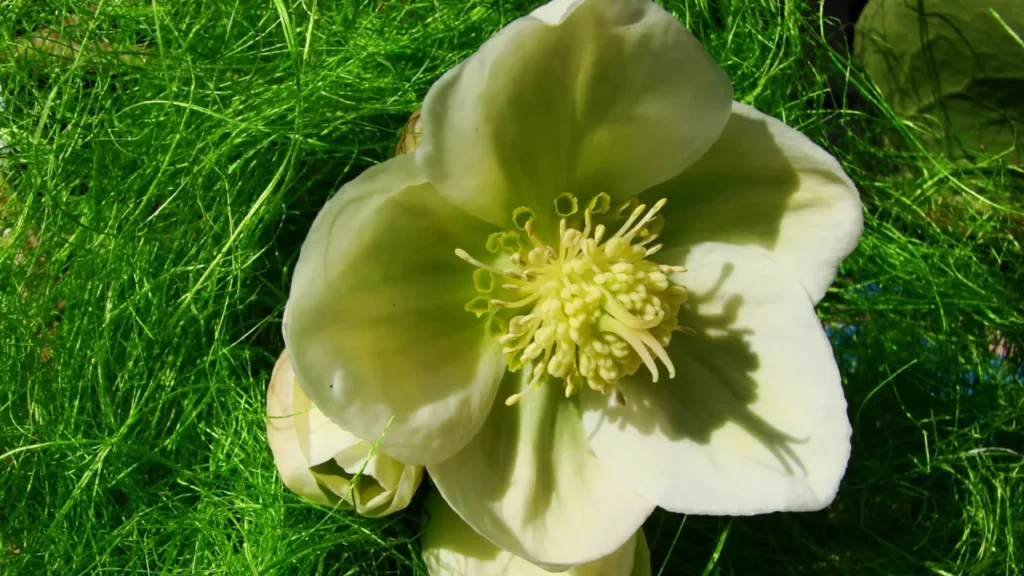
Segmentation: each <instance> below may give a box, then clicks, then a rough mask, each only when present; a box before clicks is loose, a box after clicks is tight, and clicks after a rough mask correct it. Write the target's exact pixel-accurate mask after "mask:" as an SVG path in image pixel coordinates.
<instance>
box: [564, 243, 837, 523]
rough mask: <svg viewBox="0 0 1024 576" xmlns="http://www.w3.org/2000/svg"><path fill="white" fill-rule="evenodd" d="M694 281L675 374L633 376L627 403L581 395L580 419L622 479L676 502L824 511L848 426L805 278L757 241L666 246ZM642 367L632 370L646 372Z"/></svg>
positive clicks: (679, 507) (700, 509) (672, 350)
mask: <svg viewBox="0 0 1024 576" xmlns="http://www.w3.org/2000/svg"><path fill="white" fill-rule="evenodd" d="M672 258H675V261H676V262H680V263H685V265H686V267H687V268H688V271H687V272H685V273H682V274H678V275H676V276H675V277H674V280H675V281H678V282H681V283H683V284H685V285H686V286H687V287H688V288H689V289H690V290H691V297H690V301H689V302H688V303H687V304H686V305H685V306H684V308H683V310H681V311H680V324H681V325H684V326H690V327H692V328H693V329H694V330H695V331H696V335H693V336H687V335H685V334H678V335H676V336H675V337H674V338H673V340H672V342H671V344H670V346H669V354H670V356H671V358H672V361H673V362H674V363H675V367H676V372H677V373H676V377H675V379H673V380H662V381H660V382H658V383H652V382H651V381H650V379H649V378H646V379H645V378H641V377H634V378H632V379H630V380H628V381H626V382H624V383H623V384H622V386H621V391H622V394H623V397H624V398H625V404H624V406H619V405H617V404H616V403H614V402H608V399H607V398H605V397H604V396H602V395H600V394H598V393H590V392H589V391H584V392H583V394H582V399H581V407H582V408H583V423H584V427H585V428H586V430H587V434H588V436H589V437H590V440H591V446H592V447H593V449H594V451H595V452H596V453H597V455H598V457H599V458H600V459H601V462H602V463H604V464H605V465H606V466H607V468H608V469H609V471H610V472H611V473H612V474H614V475H615V476H616V477H617V478H618V479H619V481H620V482H623V483H628V485H629V486H630V487H631V488H633V489H635V490H637V491H638V492H639V493H640V494H641V495H643V496H644V497H646V498H648V499H650V500H651V501H653V502H656V503H657V504H658V505H659V506H662V507H663V508H666V509H668V510H671V511H673V512H683V513H688V514H730V515H746V514H758V513H765V512H773V511H781V510H792V511H799V510H818V509H821V508H823V507H825V506H827V505H828V504H829V503H830V502H831V501H832V499H833V498H834V497H835V494H836V491H837V490H838V487H839V481H840V479H841V478H842V476H843V473H844V471H845V469H846V463H847V460H848V458H849V455H850V434H851V429H850V424H849V421H848V419H847V415H846V401H845V399H844V398H843V389H842V385H841V379H840V375H839V371H838V369H837V367H836V363H835V360H834V358H833V356H832V349H831V347H830V345H829V342H828V340H827V339H826V337H825V334H824V332H823V330H822V327H821V324H820V322H819V321H818V319H817V317H816V316H815V314H814V309H813V308H812V305H811V303H810V301H809V300H808V298H807V295H806V293H805V292H804V290H803V288H802V286H801V285H800V283H799V282H797V281H796V279H795V278H793V277H791V276H790V275H788V274H787V273H786V271H785V270H784V269H782V268H781V267H779V266H778V265H777V264H775V263H774V262H773V261H771V260H770V259H769V258H767V257H765V256H764V255H763V253H761V252H760V251H758V250H754V249H750V248H745V247H738V246H731V245H728V244H717V243H708V244H701V245H698V246H695V247H693V248H692V249H690V250H689V251H688V253H686V254H683V253H682V252H681V251H677V252H676V253H675V254H668V255H666V259H672ZM640 375H642V372H641V373H638V376H640Z"/></svg>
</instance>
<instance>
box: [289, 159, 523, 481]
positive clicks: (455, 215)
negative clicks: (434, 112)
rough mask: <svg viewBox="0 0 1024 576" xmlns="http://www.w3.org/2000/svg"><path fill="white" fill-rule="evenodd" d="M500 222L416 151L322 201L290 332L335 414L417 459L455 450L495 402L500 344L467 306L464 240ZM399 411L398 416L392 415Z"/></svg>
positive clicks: (311, 390)
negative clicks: (460, 194) (423, 166)
mask: <svg viewBox="0 0 1024 576" xmlns="http://www.w3.org/2000/svg"><path fill="white" fill-rule="evenodd" d="M492 231H493V229H492V228H491V227H490V226H489V225H487V224H485V223H483V222H482V221H480V220H477V219H475V218H472V217H470V216H468V215H466V214H465V213H464V212H461V211H460V210H458V209H457V208H455V207H453V206H452V205H450V204H448V203H447V202H446V201H445V200H444V199H442V198H441V197H440V196H439V195H438V194H437V192H436V191H435V190H434V189H433V187H432V186H430V185H429V184H427V183H426V182H425V181H424V178H423V177H422V175H421V173H420V171H419V169H418V168H417V166H416V162H415V160H414V159H413V158H412V157H411V156H399V157H397V158H394V159H392V160H389V161H387V162H385V163H383V164H380V165H378V166H375V167H373V168H371V169H369V170H367V171H366V172H365V173H363V174H362V175H361V176H359V177H358V178H356V179H355V180H353V181H352V182H350V183H348V184H346V185H345V186H344V187H343V188H342V189H341V191H340V192H339V193H338V194H337V195H335V197H334V198H332V199H331V200H330V201H328V202H327V204H326V205H325V206H324V208H323V210H321V212H320V214H319V215H318V216H317V218H316V220H315V221H314V223H313V226H312V228H311V229H310V232H309V235H308V237H307V238H306V241H305V243H304V244H303V246H302V253H301V254H300V256H299V261H298V263H297V264H296V267H295V274H294V277H293V279H292V287H291V293H290V294H289V298H288V306H287V309H286V311H285V321H284V336H285V341H286V342H287V344H288V349H289V350H290V351H291V354H292V362H293V364H294V366H295V372H296V373H297V374H298V376H299V381H300V384H301V385H302V388H303V390H304V391H305V392H306V393H307V394H308V395H309V397H310V398H311V399H312V401H313V402H314V403H315V404H316V405H317V407H319V408H320V410H322V411H323V413H324V414H325V415H326V416H327V417H328V418H330V419H331V420H332V421H334V422H335V423H337V424H338V425H340V426H341V427H342V428H344V429H345V430H348V431H350V432H352V433H353V434H355V435H356V436H357V437H359V438H363V439H365V440H367V441H370V442H376V441H377V438H378V437H380V435H381V433H382V432H383V431H384V429H385V427H387V426H388V422H389V421H391V424H390V427H389V428H388V432H387V434H386V435H385V436H384V438H383V439H382V440H381V444H380V448H381V449H382V450H384V451H385V452H387V453H388V454H389V455H391V456H393V457H395V458H397V459H399V460H401V461H403V462H407V463H414V464H415V463H425V462H430V461H438V460H442V459H444V458H447V457H448V456H450V455H451V454H454V453H455V452H456V451H458V450H459V449H460V448H461V447H462V446H463V445H465V444H466V442H468V441H469V439H470V438H472V437H473V435H474V434H475V433H476V431H477V429H478V428H479V427H480V425H481V424H482V423H483V420H484V418H485V417H486V415H487V411H488V410H489V409H490V406H491V403H492V400H493V399H494V394H495V391H496V390H497V386H498V382H499V381H500V378H501V374H503V372H504V360H503V358H502V356H501V347H500V345H498V344H497V343H496V342H494V341H492V340H490V339H489V338H488V337H487V336H486V334H485V331H484V326H483V324H482V323H481V322H479V321H478V320H477V318H475V317H474V316H473V315H472V314H470V313H468V312H466V311H465V310H464V306H465V303H466V302H468V301H469V300H471V299H472V298H473V297H474V296H475V295H476V293H475V291H474V288H473V283H472V269H471V268H470V267H469V266H468V265H467V264H466V263H465V262H463V261H462V260H459V258H457V257H456V256H455V253H454V250H455V248H457V247H459V246H467V245H469V246H476V245H479V244H481V243H482V242H484V239H486V238H487V235H488V233H490V232H492ZM392 418H393V420H391V419H392Z"/></svg>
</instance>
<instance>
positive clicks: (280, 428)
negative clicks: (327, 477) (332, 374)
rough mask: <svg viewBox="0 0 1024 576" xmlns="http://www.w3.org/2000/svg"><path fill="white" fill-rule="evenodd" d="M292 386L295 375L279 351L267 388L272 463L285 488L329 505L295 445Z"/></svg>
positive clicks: (329, 502)
mask: <svg viewBox="0 0 1024 576" xmlns="http://www.w3.org/2000/svg"><path fill="white" fill-rule="evenodd" d="M294 390H295V377H294V376H293V375H292V369H291V362H289V360H288V355H287V354H282V355H281V357H280V358H278V359H277V363H276V364H274V372H273V374H272V375H271V376H270V386H269V387H268V389H267V441H268V442H269V443H270V451H271V452H273V454H274V464H275V465H276V466H277V471H278V473H279V474H280V475H281V480H282V481H283V482H284V485H285V486H287V487H288V489H289V490H291V491H292V492H295V493H296V494H298V495H299V496H301V497H303V498H305V499H306V500H310V501H312V502H315V503H317V504H320V505H323V506H330V505H331V499H330V498H329V497H328V494H327V492H326V491H325V490H324V489H322V488H321V487H320V485H319V484H317V481H316V478H314V477H313V474H312V473H311V472H310V471H309V464H308V463H307V462H306V457H305V455H303V453H302V449H301V448H300V447H299V435H298V434H297V433H296V431H295V419H294V417H293V415H294V413H295V410H294V407H293V400H294V397H293V391H294Z"/></svg>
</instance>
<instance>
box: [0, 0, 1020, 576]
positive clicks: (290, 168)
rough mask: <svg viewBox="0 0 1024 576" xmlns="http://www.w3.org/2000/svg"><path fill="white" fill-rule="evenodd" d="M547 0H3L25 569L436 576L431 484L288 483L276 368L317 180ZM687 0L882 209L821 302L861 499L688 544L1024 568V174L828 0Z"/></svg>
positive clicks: (9, 283)
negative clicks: (327, 502) (871, 53)
mask: <svg viewBox="0 0 1024 576" xmlns="http://www.w3.org/2000/svg"><path fill="white" fill-rule="evenodd" d="M534 4H535V3H532V2H522V1H515V0H513V1H497V0H491V1H482V0H480V1H478V0H472V1H469V2H467V1H465V0H437V1H434V0H429V1H419V0H408V1H404V2H395V1H383V0H377V1H367V0H346V1H343V2H309V1H298V0H294V1H293V0H274V1H273V2H263V3H249V2H204V1H199V0H183V1H181V2H157V1H153V2H141V1H132V0H121V1H109V0H108V1H106V2H100V3H95V4H94V3H91V2H88V3H87V2H73V1H70V0H42V1H39V2H24V1H12V0H0V14H2V16H0V98H2V99H3V101H4V103H5V106H6V110H5V111H4V112H2V113H0V135H2V136H0V137H2V138H3V139H4V140H5V141H6V142H7V149H6V151H5V152H4V153H3V156H2V160H3V162H4V166H3V168H0V175H2V176H0V177H2V179H0V188H2V190H0V226H2V228H3V233H4V238H3V241H2V244H0V304H2V316H0V322H2V326H3V338H2V339H0V374H2V375H3V378H2V379H0V382H2V383H0V414H2V418H0V495H2V496H0V498H2V500H0V572H4V573H10V574H47V573H52V574H79V573H99V572H112V571H122V572H154V573H176V572H177V573H190V574H191V573H204V574H214V573H217V574H220V573H224V574H234V573H241V572H251V573H259V574H307V573H308V574H321V573H324V574H326V573H331V574H335V573H337V574H425V570H424V568H423V566H422V563H421V561H420V560H419V557H418V554H419V553H418V548H417V544H416V539H417V535H418V532H419V520H418V511H419V506H418V503H419V500H417V502H414V505H413V506H412V507H411V509H410V511H408V512H407V513H405V514H401V515H398V516H397V517H392V518H388V519H385V520H367V519H363V518H359V517H356V516H354V515H351V514H343V513H331V512H329V511H325V510H321V509H317V508H314V507H311V506H308V505H305V504H303V503H302V502H301V501H300V500H298V499H297V498H296V497H294V496H292V495H290V494H289V493H287V492H286V491H285V490H284V489H283V488H282V486H281V485H280V483H279V481H278V480H277V478H276V476H275V470H274V466H273V462H272V459H271V457H270V452H269V450H268V449H267V446H266V441H265V436H264V431H263V429H264V428H263V426H264V422H263V411H264V401H265V396H264V395H265V390H266V383H267V378H268V377H269V374H270V369H271V367H272V366H273V362H274V359H275V357H276V354H277V353H278V352H279V351H280V349H281V347H282V345H283V343H282V341H281V337H280V324H279V323H280V316H281V311H282V309H283V305H284V302H285V299H286V294H287V287H288V280H289V277H290V272H291V267H292V266H293V264H294V262H295V258H296V256H297V253H298V247H299V245H300V243H301V241H302V238H303V236H304V233H305V231H306V229H307V228H308V226H309V224H310V223H311V221H312V219H313V217H314V216H315V214H316V211H317V209H318V208H319V207H320V206H321V205H322V203H323V202H324V200H325V199H326V198H328V197H329V196H330V195H331V194H332V193H333V192H334V191H335V190H337V188H338V187H339V186H340V185H341V184H342V183H343V182H345V181H347V180H349V179H351V178H353V177H355V176H356V175H358V174H359V173H360V172H361V171H362V170H363V169H365V168H366V167H368V166H370V165H373V164H374V163H377V162H379V161H381V160H383V159H385V158H387V157H388V156H389V155H390V152H391V150H392V149H393V147H394V144H395V142H396V131H397V130H398V129H399V128H400V127H401V126H402V124H403V123H404V122H405V120H406V118H407V117H408V115H409V114H410V113H411V112H412V111H413V110H415V109H416V108H417V107H418V105H419V102H420V100H421V99H422V97H423V95H424V94H425V93H426V90H427V89H428V87H429V86H430V84H431V83H432V82H433V81H434V80H435V79H436V78H438V77H439V76H440V75H441V74H442V73H443V72H444V71H445V70H447V69H448V68H450V67H451V66H453V65H454V64H456V63H457V62H458V61H460V60H461V59H462V58H464V57H466V56H467V55H469V54H470V53H471V52H472V51H473V50H474V49H475V48H476V47H477V46H479V44H480V43H481V42H483V41H484V40H485V39H486V38H487V37H488V36H490V35H491V34H492V33H494V32H495V31H496V30H497V29H499V28H500V27H501V26H502V25H503V24H505V23H507V22H509V21H511V20H512V19H514V18H515V17H517V16H519V15H522V14H524V13H526V12H527V11H528V10H529V9H531V8H532V7H533V5H534ZM664 5H665V6H666V7H667V8H668V9H670V10H671V11H673V12H674V13H675V14H676V15H677V16H678V17H679V18H680V19H681V20H682V21H683V22H684V24H686V25H687V26H688V27H689V28H690V29H691V30H693V31H694V32H695V33H696V34H697V35H698V37H700V39H701V40H702V41H703V42H704V43H705V45H706V46H707V47H708V49H709V50H710V51H711V53H712V54H713V55H714V57H715V58H716V59H717V60H718V61H719V62H720V63H721V64H722V65H723V66H724V67H725V68H726V70H727V71H728V72H729V73H730V75H731V77H732V79H733V82H734V84H735V91H736V97H737V99H739V100H742V101H744V102H747V103H750V104H753V105H754V106H756V107H758V108H759V109H761V110H763V111H765V112H767V113H769V114H773V115H775V116H778V117H780V118H782V119H783V120H785V121H786V122H787V123H789V124H790V125H792V126H794V127H797V128H798V129H800V130H802V131H804V132H805V133H807V134H808V135H809V136H810V137H811V138H813V139H814V140H815V141H817V142H820V143H822V144H823V145H825V146H826V147H827V148H829V150H830V151H832V152H833V153H834V154H835V155H836V156H837V157H838V158H839V159H840V161H841V162H842V163H843V164H844V166H845V167H846V169H847V171H848V172H849V173H850V175H851V177H853V179H854V180H855V181H856V182H857V184H858V186H859V187H860V189H861V192H862V195H863V199H864V204H865V215H866V232H865V236H864V239H863V241H862V243H861V246H860V248H859V249H858V251H857V252H856V253H855V254H854V256H853V257H851V258H850V259H849V260H848V261H847V262H846V264H844V267H843V270H842V273H841V276H840V279H839V281H838V282H837V283H836V285H835V286H834V287H833V288H832V290H831V292H830V294H829V295H828V296H827V297H826V299H825V300H824V301H823V303H822V305H821V306H820V307H819V311H820V314H821V316H822V320H823V322H824V323H825V324H826V325H827V326H828V327H829V328H830V331H831V334H832V336H833V339H834V346H835V350H836V353H837V357H838V358H839V359H840V362H841V365H842V369H843V376H844V384H845V386H846V394H847V398H848V400H849V403H850V417H851V420H852V422H853V423H854V430H855V431H854V447H853V459H852V460H851V463H850V468H849V471H848V473H847V476H846V479H845V480H844V483H843V487H842V490H841V491H840V495H839V498H838V499H837V501H836V503H835V504H834V505H833V506H832V507H831V508H829V509H828V510H826V511H823V512H820V513H814V514H787V515H772V516H767V517H755V518H737V519H732V520H730V519H719V518H703V517H690V518H685V519H684V518H681V517H678V516H675V515H670V514H665V513H661V512H659V513H657V514H656V515H655V516H654V517H652V519H651V520H650V522H649V523H648V525H647V526H646V530H647V535H648V538H649V540H650V542H651V544H652V547H653V549H654V553H653V562H654V569H655V572H656V573H657V571H658V570H659V569H660V570H661V571H662V573H664V574H737V575H742V574H753V573H757V574H971V575H974V574H978V575H980V574H1019V573H1020V572H1021V570H1020V568H1018V565H1020V564H1021V563H1022V562H1024V560H1022V558H1021V553H1020V552H1018V550H1019V549H1020V542H1021V540H1022V538H1024V508H1022V502H1024V498H1022V492H1024V486H1022V480H1021V478H1022V468H1021V466H1022V459H1021V453H1022V451H1024V432H1022V431H1021V424H1022V423H1021V414H1024V382H1022V380H1024V374H1022V372H1021V369H1020V366H1021V364H1020V358H1021V351H1020V342H1021V340H1022V337H1021V336H1022V334H1024V312H1022V306H1021V304H1020V294H1021V293H1022V292H1024V282H1022V276H1021V272H1019V269H1020V268H1021V266H1020V262H1021V261H1022V250H1021V241H1022V232H1021V230H1022V229H1024V225H1022V224H1024V211H1022V209H1021V202H1020V199H1021V192H1022V188H1024V184H1022V176H1024V172H1022V170H1021V168H1020V167H1019V166H1014V165H1012V164H1009V163H1007V162H1006V161H1005V160H1001V159H999V158H984V157H976V156H975V157H971V158H969V159H968V160H966V161H965V160H958V161H956V162H954V161H950V160H947V159H945V158H944V157H942V156H938V155H936V154H934V153H932V152H929V151H928V150H927V149H926V148H925V147H924V146H921V145H920V144H919V141H920V138H919V136H920V135H919V134H917V133H915V127H914V126H913V125H910V124H906V123H903V122H901V121H900V120H898V119H897V118H896V117H895V115H894V114H893V113H892V111H891V109H889V108H888V107H887V106H886V104H885V103H884V102H883V101H882V100H881V99H880V97H879V96H878V95H877V92H876V91H875V90H874V89H873V87H872V85H871V83H870V81H869V80H868V79H867V78H865V77H864V76H863V74H861V73H860V72H859V71H858V70H857V69H856V67H854V66H851V64H850V62H849V59H848V57H847V55H846V54H845V53H837V52H835V51H833V50H832V49H830V48H829V47H828V46H827V45H826V44H825V43H824V42H823V41H822V40H821V39H820V35H819V34H818V31H819V25H820V23H819V22H818V21H817V13H816V12H815V11H813V10H811V9H810V7H809V6H807V5H805V4H804V3H802V2H782V1H781V0H746V1H740V0H731V1H722V2H710V1H703V0H667V1H666V2H664ZM33 38H35V39H36V41H35V42H33V41H32V39H33Z"/></svg>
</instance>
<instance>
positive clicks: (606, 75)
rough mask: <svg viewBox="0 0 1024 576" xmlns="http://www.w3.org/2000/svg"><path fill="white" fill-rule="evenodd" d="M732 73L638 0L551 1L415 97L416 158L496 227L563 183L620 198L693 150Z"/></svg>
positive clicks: (707, 135)
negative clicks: (419, 126)
mask: <svg viewBox="0 0 1024 576" xmlns="http://www.w3.org/2000/svg"><path fill="white" fill-rule="evenodd" d="M731 100H732V85H731V83H730V81H729V78H728V77H727V76H726V74H725V72H723V71H722V69H721V68H719V67H718V65H717V64H716V63H715V62H714V61H713V60H712V59H711V56H710V55H709V54H708V53H707V51H706V50H704V48H703V47H702V46H701V45H700V43H699V42H698V41H697V39H696V38H694V36H693V34H691V33H690V32H689V31H687V30H686V29H685V28H683V26H682V24H680V22H679V21H678V20H676V19H675V17H673V16H672V15H671V14H669V13H668V12H666V11H665V10H663V9H662V8H661V7H659V6H658V5H656V4H654V3H653V2H649V1H648V0H582V1H575V2H565V1H560V0H559V1H556V2H552V3H551V4H548V5H546V6H543V7H541V8H539V9H538V10H537V11H536V12H534V13H533V14H531V15H529V16H526V17H524V18H520V19H519V20H516V21H515V22H512V23H511V24H509V25H508V26H506V27H505V28H504V29H502V30H501V31H500V32H498V33H497V34H495V35H494V36H493V37H492V38H491V39H489V40H488V41H487V42H485V43H484V44H483V45H482V46H481V47H480V49H479V50H478V51H477V52H476V54H474V55H473V56H471V57H470V58H469V59H467V60H466V61H464V62H462V63H461V64H459V65H458V66H456V67H455V68H453V69H452V70H450V71H449V72H448V73H446V74H445V75H444V76H443V77H442V78H441V79H440V80H438V81H437V83H435V84H434V86H433V87H432V88H431V89H430V91H429V92H428V93H427V96H426V99H425V100H424V103H423V115H422V120H423V140H422V142H421V143H420V146H419V148H418V149H417V150H416V157H417V159H418V161H419V163H420V165H421V166H422V167H423V169H424V170H425V172H426V173H427V176H428V178H429V179H430V181H431V182H432V183H433V184H434V185H435V186H437V188H438V190H439V191H440V192H441V194H443V195H444V196H445V197H447V198H449V199H450V200H451V201H452V202H454V203H455V204H458V205H459V206H461V207H463V208H464V209H466V210H468V211H470V212H472V213H473V214H475V215H477V216H479V217H480V218H483V219H485V220H487V221H489V222H492V223H494V224H498V225H501V226H507V225H508V224H509V219H510V216H511V213H512V211H513V209H515V208H516V207H518V206H528V207H530V208H532V209H533V210H534V211H535V212H536V216H537V218H538V219H540V221H541V222H546V221H548V220H549V219H551V218H553V214H554V209H553V205H552V201H553V200H554V199H555V197H556V196H558V195H559V194H562V193H565V192H571V193H575V194H577V195H579V196H581V197H583V198H584V199H586V198H588V197H590V196H593V195H595V194H597V193H598V192H607V193H608V194H610V195H611V196H612V198H613V199H624V198H628V197H631V196H633V195H636V194H638V193H640V192H641V191H643V190H644V189H646V188H648V187H650V186H653V185H655V184H658V183H660V182H663V181H665V180H667V179H669V178H671V177H673V176H675V175H676V174H678V173H679V172H680V171H681V170H682V169H683V168H685V167H686V166H688V165H689V164H690V163H692V162H693V161H695V160H696V159H697V158H699V157H700V156H701V155H702V154H703V153H704V152H705V151H706V150H707V149H708V148H709V147H710V146H711V145H712V143H713V142H714V141H715V139H716V138H717V137H718V134H719V132H720V131H721V130H722V127H723V126H725V123H726V121H727V119H728V117H729V107H730V105H731Z"/></svg>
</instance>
